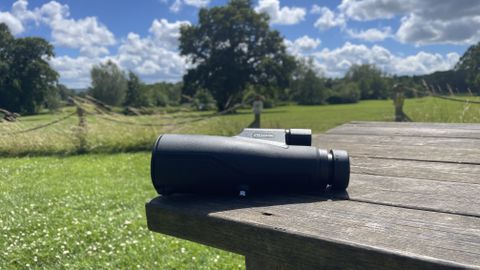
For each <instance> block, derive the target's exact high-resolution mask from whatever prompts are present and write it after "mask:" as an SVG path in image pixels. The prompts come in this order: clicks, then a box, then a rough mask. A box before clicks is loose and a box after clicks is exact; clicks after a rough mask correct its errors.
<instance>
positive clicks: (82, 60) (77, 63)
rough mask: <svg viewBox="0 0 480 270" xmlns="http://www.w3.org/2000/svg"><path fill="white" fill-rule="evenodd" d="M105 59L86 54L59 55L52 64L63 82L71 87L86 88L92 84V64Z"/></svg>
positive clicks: (52, 60)
mask: <svg viewBox="0 0 480 270" xmlns="http://www.w3.org/2000/svg"><path fill="white" fill-rule="evenodd" d="M104 61H106V59H103V58H92V57H85V56H79V57H70V56H57V57H54V58H52V59H51V60H50V64H51V65H52V67H53V68H54V69H55V70H56V71H57V72H58V73H59V74H60V82H61V83H63V84H65V85H67V86H68V87H71V88H86V87H87V86H88V85H89V84H90V70H91V69H92V66H93V65H96V64H99V63H101V62H104Z"/></svg>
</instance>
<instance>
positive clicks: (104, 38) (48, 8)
mask: <svg viewBox="0 0 480 270" xmlns="http://www.w3.org/2000/svg"><path fill="white" fill-rule="evenodd" d="M36 14H37V19H38V20H39V21H40V22H42V23H44V24H46V25H48V26H50V28H51V29H52V41H53V43H54V44H55V45H58V46H64V47H68V48H75V49H79V50H80V53H81V54H83V55H88V56H97V55H103V54H108V53H109V51H108V48H107V47H108V46H111V45H114V44H115V37H114V35H113V33H112V32H110V31H109V30H108V28H107V27H106V26H104V25H103V24H101V23H99V22H98V20H97V18H96V17H86V18H83V19H78V20H75V19H72V18H70V12H69V7H68V5H62V4H59V3H58V2H55V1H51V2H49V3H47V4H44V5H43V6H42V7H40V8H39V9H38V10H36Z"/></svg>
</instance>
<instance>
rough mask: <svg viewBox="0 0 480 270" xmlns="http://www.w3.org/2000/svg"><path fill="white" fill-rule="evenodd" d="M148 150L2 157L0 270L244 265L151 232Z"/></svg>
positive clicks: (229, 256) (216, 252) (237, 259)
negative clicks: (147, 206) (147, 210)
mask: <svg viewBox="0 0 480 270" xmlns="http://www.w3.org/2000/svg"><path fill="white" fill-rule="evenodd" d="M149 158H150V157H149V155H148V154H147V153H138V154H113V155H78V156H73V157H65V158H60V157H33V158H32V157H30V158H25V157H24V158H3V159H0V163H1V164H2V165H1V166H0V205H2V207H0V269H29V268H43V269H239V268H243V267H244V266H243V258H242V257H241V256H238V255H235V254H231V253H227V252H223V251H220V250H217V249H213V248H208V247H205V246H202V245H198V244H194V243H192V242H188V241H183V240H180V239H176V238H173V237H168V236H164V235H161V234H157V233H152V232H150V231H148V229H147V227H146V219H145V210H144V203H145V202H146V201H147V200H149V199H151V198H153V197H154V196H155V191H154V189H153V187H152V185H151V182H150V178H149V167H148V166H149Z"/></svg>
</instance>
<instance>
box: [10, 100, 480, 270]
mask: <svg viewBox="0 0 480 270" xmlns="http://www.w3.org/2000/svg"><path fill="white" fill-rule="evenodd" d="M72 112H73V108H65V109H63V111H61V112H58V113H57V114H41V115H36V116H28V117H22V118H21V119H20V120H19V121H18V122H16V123H6V122H3V123H0V134H1V135H0V155H1V156H3V157H2V158H0V164H1V165H0V205H2V207H1V208H0V269H52V268H53V269H57V268H59V269H61V268H65V269H111V268H120V269H152V268H158V269H243V267H244V262H243V257H241V256H239V255H235V254H232V253H227V252H224V251H221V250H218V249H214V248H209V247H205V246H202V245H198V244H195V243H191V242H188V241H184V240H180V239H176V238H172V237H168V236H164V235H161V234H156V233H151V232H149V231H148V230H147V228H146V220H145V213H144V212H145V210H144V204H145V202H147V201H148V200H149V199H151V198H153V197H154V196H155V195H156V193H155V191H154V189H153V187H152V185H151V182H150V176H149V159H150V154H149V152H148V151H149V150H150V148H151V145H152V144H153V142H154V140H155V138H156V137H157V136H158V135H159V134H161V133H164V132H177V133H202V134H219V135H233V134H236V133H238V132H239V131H240V130H241V129H242V128H244V127H246V126H248V124H249V123H250V122H251V121H252V118H253V117H252V115H251V113H250V110H248V109H243V110H239V111H238V113H237V114H231V115H221V116H219V115H214V114H213V112H201V113H200V112H194V111H190V110H185V109H178V108H177V109H175V110H174V111H165V112H159V113H158V114H154V115H145V116H123V115H120V114H109V115H89V116H88V117H87V133H86V139H87V149H86V150H87V154H76V153H77V146H78V145H77V144H78V141H77V140H78V138H77V135H76V134H77V132H78V131H77V130H76V128H77V124H78V118H77V117H76V116H75V115H73V116H71V117H69V118H67V119H66V120H64V121H61V122H58V123H56V124H53V125H50V126H48V127H44V128H40V129H37V130H33V131H29V132H25V133H18V134H11V133H12V132H18V131H22V130H27V129H30V128H33V127H38V126H39V125H42V124H45V123H49V122H51V121H53V120H55V119H60V118H62V117H63V116H65V115H68V114H69V113H72ZM405 112H406V113H407V115H408V116H409V117H410V118H412V120H414V121H418V122H477V123H479V122H480V104H471V103H461V102H454V101H448V100H441V99H436V98H432V97H427V98H421V99H408V100H407V101H406V103H405ZM353 120H368V121H392V120H393V105H392V101H391V100H371V101H362V102H360V103H357V104H348V105H328V106H297V105H290V106H281V107H276V108H273V109H268V110H266V111H265V113H264V114H262V126H263V127H273V128H311V129H313V131H314V132H322V131H325V130H328V129H330V128H332V127H335V126H337V125H340V124H343V123H346V122H349V121H353Z"/></svg>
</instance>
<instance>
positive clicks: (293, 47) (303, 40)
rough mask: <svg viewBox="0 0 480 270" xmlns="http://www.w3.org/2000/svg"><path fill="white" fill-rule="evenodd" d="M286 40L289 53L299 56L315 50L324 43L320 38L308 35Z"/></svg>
mask: <svg viewBox="0 0 480 270" xmlns="http://www.w3.org/2000/svg"><path fill="white" fill-rule="evenodd" d="M284 42H285V45H286V46H287V50H288V52H289V53H291V54H294V55H299V56H300V55H302V54H304V53H308V52H311V51H313V50H315V49H316V48H317V47H318V46H320V44H321V43H322V41H321V40H320V39H318V38H315V39H314V38H311V37H309V36H306V35H305V36H303V37H300V38H297V39H296V40H295V41H290V40H288V39H285V41H284Z"/></svg>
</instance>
